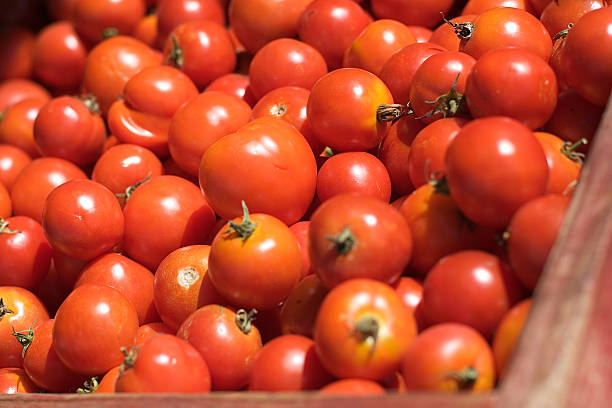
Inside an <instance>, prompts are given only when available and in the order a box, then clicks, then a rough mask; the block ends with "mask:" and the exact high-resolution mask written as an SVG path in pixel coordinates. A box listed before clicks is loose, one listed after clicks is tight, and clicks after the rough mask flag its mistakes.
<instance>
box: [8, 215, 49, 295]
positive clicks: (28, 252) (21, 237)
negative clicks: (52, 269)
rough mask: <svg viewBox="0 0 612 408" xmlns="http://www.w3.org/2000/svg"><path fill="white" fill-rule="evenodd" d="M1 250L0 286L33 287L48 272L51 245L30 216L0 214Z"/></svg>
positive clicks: (40, 227) (39, 226)
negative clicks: (9, 216) (2, 216)
mask: <svg viewBox="0 0 612 408" xmlns="http://www.w3.org/2000/svg"><path fill="white" fill-rule="evenodd" d="M0 253H2V256H1V257H0V286H19V287H22V288H26V289H32V288H34V287H35V286H36V285H38V283H40V281H42V280H43V279H44V277H45V276H46V275H47V273H48V272H49V266H50V265H51V254H52V249H51V245H49V241H47V238H45V234H44V232H43V229H42V226H41V225H40V224H39V223H38V222H36V221H35V220H33V219H32V218H29V217H24V216H16V217H11V218H7V219H3V218H1V217H0Z"/></svg>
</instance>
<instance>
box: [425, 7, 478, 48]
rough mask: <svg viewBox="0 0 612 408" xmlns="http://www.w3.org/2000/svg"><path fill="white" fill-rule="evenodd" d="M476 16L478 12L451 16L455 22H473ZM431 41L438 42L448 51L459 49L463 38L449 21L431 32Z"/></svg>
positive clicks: (452, 21)
mask: <svg viewBox="0 0 612 408" xmlns="http://www.w3.org/2000/svg"><path fill="white" fill-rule="evenodd" d="M475 18H476V14H462V15H460V16H457V17H455V18H451V19H450V22H451V23H453V24H461V23H471V22H472V21H474V19H475ZM429 42H430V43H433V44H437V45H439V46H441V47H442V48H444V49H446V50H447V51H459V45H460V44H461V39H460V38H459V37H458V36H457V34H456V33H455V29H454V28H453V26H451V25H450V24H448V23H443V24H440V25H439V26H438V27H437V28H436V29H435V30H434V31H433V33H432V34H431V37H430V38H429Z"/></svg>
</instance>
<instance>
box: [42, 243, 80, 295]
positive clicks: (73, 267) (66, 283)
mask: <svg viewBox="0 0 612 408" xmlns="http://www.w3.org/2000/svg"><path fill="white" fill-rule="evenodd" d="M52 265H53V268H55V269H56V270H57V277H58V279H59V280H60V282H61V284H62V286H63V287H64V288H66V289H68V292H71V291H72V289H73V288H74V284H75V282H76V281H77V279H78V278H79V275H80V274H81V270H82V269H83V268H84V267H85V265H87V261H80V260H78V259H74V258H71V257H69V256H68V255H65V254H63V253H61V252H59V251H53V264H52ZM49 273H51V271H50V272H49ZM62 300H63V299H62Z"/></svg>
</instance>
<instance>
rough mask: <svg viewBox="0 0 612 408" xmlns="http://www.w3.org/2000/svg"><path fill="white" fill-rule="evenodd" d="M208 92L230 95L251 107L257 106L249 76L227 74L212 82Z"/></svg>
mask: <svg viewBox="0 0 612 408" xmlns="http://www.w3.org/2000/svg"><path fill="white" fill-rule="evenodd" d="M205 90H206V91H219V92H223V93H226V94H228V95H235V96H237V97H238V98H240V99H242V100H244V101H245V102H246V103H248V104H249V106H253V105H255V102H256V101H255V97H254V96H253V94H252V92H251V90H250V88H249V76H248V75H244V74H237V73H231V74H225V75H222V76H220V77H219V78H217V79H215V80H214V81H212V82H211V83H210V84H209V85H208V86H207V87H206V89H205Z"/></svg>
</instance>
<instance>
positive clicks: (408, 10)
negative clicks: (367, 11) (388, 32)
mask: <svg viewBox="0 0 612 408" xmlns="http://www.w3.org/2000/svg"><path fill="white" fill-rule="evenodd" d="M371 3H372V11H373V12H374V15H375V16H376V17H378V18H392V19H394V20H398V21H401V22H402V23H404V24H414V25H419V26H424V27H435V26H436V24H438V23H439V22H440V20H442V17H441V16H440V13H447V12H448V11H449V10H450V8H451V7H452V5H453V1H452V0H408V1H405V0H372V2H371Z"/></svg>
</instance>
